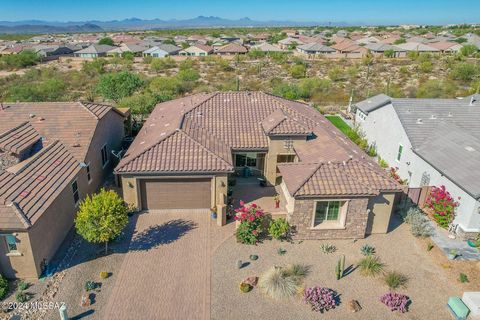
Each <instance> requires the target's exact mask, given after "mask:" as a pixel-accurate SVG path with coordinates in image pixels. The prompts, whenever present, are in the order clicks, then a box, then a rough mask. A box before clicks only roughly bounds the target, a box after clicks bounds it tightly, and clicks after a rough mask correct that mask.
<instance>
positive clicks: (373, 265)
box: [358, 256, 385, 277]
mask: <svg viewBox="0 0 480 320" xmlns="http://www.w3.org/2000/svg"><path fill="white" fill-rule="evenodd" d="M358 267H359V268H360V273H361V274H362V275H364V276H367V277H375V276H377V275H379V274H380V273H382V271H383V268H384V267H385V264H384V263H382V262H381V260H380V258H379V257H377V256H366V257H365V258H362V259H361V260H360V261H359V262H358Z"/></svg>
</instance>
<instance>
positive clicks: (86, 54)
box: [74, 44, 116, 59]
mask: <svg viewBox="0 0 480 320" xmlns="http://www.w3.org/2000/svg"><path fill="white" fill-rule="evenodd" d="M115 48H116V47H114V46H109V45H106V44H92V45H90V46H88V47H86V48H85V49H82V50H78V51H77V52H75V53H74V56H75V57H78V58H84V59H94V58H99V57H106V56H107V52H109V51H111V50H113V49H115Z"/></svg>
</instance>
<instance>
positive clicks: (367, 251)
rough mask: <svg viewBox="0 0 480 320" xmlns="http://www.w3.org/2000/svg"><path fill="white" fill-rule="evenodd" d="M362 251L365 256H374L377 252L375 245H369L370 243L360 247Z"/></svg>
mask: <svg viewBox="0 0 480 320" xmlns="http://www.w3.org/2000/svg"><path fill="white" fill-rule="evenodd" d="M360 252H361V253H362V254H363V255H364V256H372V255H374V254H375V247H373V246H371V245H369V244H364V245H363V246H362V248H360Z"/></svg>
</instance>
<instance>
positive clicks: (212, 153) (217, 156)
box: [179, 129, 232, 166]
mask: <svg viewBox="0 0 480 320" xmlns="http://www.w3.org/2000/svg"><path fill="white" fill-rule="evenodd" d="M179 132H181V133H183V134H184V135H185V136H187V137H188V138H189V139H190V140H192V141H193V142H195V143H196V144H198V145H200V147H201V148H202V149H204V150H205V151H207V152H208V153H209V154H211V155H213V156H215V157H216V158H219V159H220V160H222V161H223V162H224V163H225V164H226V165H227V166H232V165H231V164H229V163H228V162H227V161H225V159H223V158H222V157H220V156H219V155H218V154H216V153H214V152H212V151H211V150H209V149H208V148H207V147H205V146H204V145H203V144H201V143H200V142H198V141H197V140H196V139H194V138H193V137H191V136H190V135H189V134H188V133H186V132H185V131H184V130H182V129H179Z"/></svg>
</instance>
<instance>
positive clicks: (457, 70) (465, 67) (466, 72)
mask: <svg viewBox="0 0 480 320" xmlns="http://www.w3.org/2000/svg"><path fill="white" fill-rule="evenodd" d="M479 75H480V71H479V68H478V67H477V66H476V65H474V64H471V63H460V64H457V65H456V66H455V67H454V68H453V70H452V72H451V76H452V78H453V79H455V80H462V81H471V80H473V79H474V78H475V77H477V76H479Z"/></svg>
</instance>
